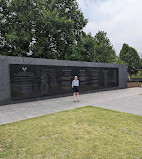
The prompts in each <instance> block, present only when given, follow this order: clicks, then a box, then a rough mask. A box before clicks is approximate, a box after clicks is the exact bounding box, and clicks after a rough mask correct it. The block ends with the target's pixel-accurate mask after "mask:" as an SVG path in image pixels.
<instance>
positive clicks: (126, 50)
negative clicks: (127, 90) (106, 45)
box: [120, 44, 140, 77]
mask: <svg viewBox="0 0 142 159" xmlns="http://www.w3.org/2000/svg"><path fill="white" fill-rule="evenodd" d="M120 59H121V60H122V61H124V62H125V63H126V64H127V65H128V74H129V76H130V77H131V75H133V74H136V73H137V72H138V69H139V67H140V57H139V55H138V53H137V51H136V50H135V49H134V48H132V47H130V46H129V45H128V44H123V47H122V50H121V51H120Z"/></svg>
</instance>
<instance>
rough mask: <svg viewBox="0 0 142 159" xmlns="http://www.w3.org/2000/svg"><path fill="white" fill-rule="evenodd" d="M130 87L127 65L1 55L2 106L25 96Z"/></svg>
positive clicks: (32, 96) (0, 95)
mask: <svg viewBox="0 0 142 159" xmlns="http://www.w3.org/2000/svg"><path fill="white" fill-rule="evenodd" d="M75 75H77V76H78V77H79V80H80V92H89V91H101V90H111V89H119V88H126V87H127V69H126V65H117V64H104V63H91V62H77V61H63V60H47V59H34V58H22V57H8V56H0V105H3V104H10V103H13V102H16V101H17V100H22V99H33V98H38V99H39V97H44V96H45V97H47V98H48V97H52V96H54V95H63V94H68V93H71V92H72V88H71V82H72V80H73V77H74V76H75Z"/></svg>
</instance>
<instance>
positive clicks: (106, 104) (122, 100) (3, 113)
mask: <svg viewBox="0 0 142 159" xmlns="http://www.w3.org/2000/svg"><path fill="white" fill-rule="evenodd" d="M140 94H142V88H128V89H120V90H112V91H104V92H97V93H90V94H83V95H80V102H73V99H72V97H71V96H68V97H61V98H54V99H48V100H42V101H34V102H28V103H20V104H12V105H5V106H0V125H2V124H6V123H11V122H14V121H18V120H24V119H28V118H33V117H37V116H41V115H46V114H51V113H55V112H60V111H64V110H68V109H73V108H77V107H83V106H87V105H91V106H95V107H101V108H106V109H112V110H117V111H121V112H126V113H131V114H136V115H142V95H140Z"/></svg>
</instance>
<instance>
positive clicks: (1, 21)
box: [0, 0, 87, 59]
mask: <svg viewBox="0 0 142 159" xmlns="http://www.w3.org/2000/svg"><path fill="white" fill-rule="evenodd" d="M0 6H1V8H0V28H2V29H1V39H2V40H1V45H0V51H1V53H2V54H3V55H5V54H6V55H12V56H13V55H15V56H27V55H28V53H30V52H32V54H31V56H32V57H41V58H56V59H68V58H69V56H70V55H72V54H73V50H74V47H75V44H76V43H77V41H78V40H79V39H80V36H81V35H82V31H83V27H84V26H85V25H86V24H87V20H86V19H84V16H83V14H82V12H81V11H80V9H79V8H78V4H77V2H76V0H12V1H9V0H8V1H5V0H1V1H0Z"/></svg>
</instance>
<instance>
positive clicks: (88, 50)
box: [70, 32, 95, 62]
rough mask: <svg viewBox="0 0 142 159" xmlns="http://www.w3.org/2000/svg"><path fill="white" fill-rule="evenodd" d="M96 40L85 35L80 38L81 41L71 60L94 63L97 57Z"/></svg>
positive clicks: (89, 35)
mask: <svg viewBox="0 0 142 159" xmlns="http://www.w3.org/2000/svg"><path fill="white" fill-rule="evenodd" d="M94 46H95V43H94V38H93V37H92V36H91V34H90V33H89V34H86V33H85V32H83V34H82V35H81V36H80V40H79V41H78V42H77V44H76V46H75V49H74V54H72V56H70V58H72V59H71V60H79V61H89V62H93V61H94V57H95V50H94Z"/></svg>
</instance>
